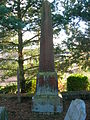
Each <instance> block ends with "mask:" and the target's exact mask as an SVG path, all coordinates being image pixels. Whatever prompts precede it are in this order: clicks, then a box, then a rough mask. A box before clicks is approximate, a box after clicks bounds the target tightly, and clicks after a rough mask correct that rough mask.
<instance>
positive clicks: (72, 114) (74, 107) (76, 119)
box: [64, 99, 86, 120]
mask: <svg viewBox="0 0 90 120" xmlns="http://www.w3.org/2000/svg"><path fill="white" fill-rule="evenodd" d="M85 119H86V108H85V103H84V101H83V100H81V99H76V100H72V102H71V104H70V106H69V109H68V111H67V113H66V116H65V119H64V120H85Z"/></svg>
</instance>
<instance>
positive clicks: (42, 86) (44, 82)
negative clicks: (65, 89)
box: [36, 72, 58, 95]
mask: <svg viewBox="0 0 90 120" xmlns="http://www.w3.org/2000/svg"><path fill="white" fill-rule="evenodd" d="M36 94H37V95H58V81H57V74H56V72H41V73H38V75H37V87H36Z"/></svg>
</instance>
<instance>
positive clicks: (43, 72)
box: [32, 0, 63, 113]
mask: <svg viewBox="0 0 90 120" xmlns="http://www.w3.org/2000/svg"><path fill="white" fill-rule="evenodd" d="M32 102H33V106H32V111H34V112H42V113H43V112H45V113H48V112H50V113H54V112H61V111H62V109H63V108H62V104H61V101H60V97H58V81H57V74H56V72H55V68H54V52H53V28H52V18H51V8H50V3H49V2H48V1H47V0H43V3H42V17H41V39H40V62H39V73H38V75H37V84H36V94H35V96H34V97H33V99H32Z"/></svg>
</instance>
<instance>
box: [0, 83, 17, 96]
mask: <svg viewBox="0 0 90 120" xmlns="http://www.w3.org/2000/svg"><path fill="white" fill-rule="evenodd" d="M16 91H17V85H16V84H12V85H7V86H5V87H4V88H1V90H0V93H2V94H3V93H4V94H7V93H11V94H13V93H16Z"/></svg>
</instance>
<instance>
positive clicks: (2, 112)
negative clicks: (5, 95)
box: [0, 107, 8, 120]
mask: <svg viewBox="0 0 90 120" xmlns="http://www.w3.org/2000/svg"><path fill="white" fill-rule="evenodd" d="M0 120H8V114H7V111H6V109H5V107H0Z"/></svg>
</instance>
